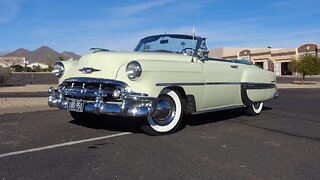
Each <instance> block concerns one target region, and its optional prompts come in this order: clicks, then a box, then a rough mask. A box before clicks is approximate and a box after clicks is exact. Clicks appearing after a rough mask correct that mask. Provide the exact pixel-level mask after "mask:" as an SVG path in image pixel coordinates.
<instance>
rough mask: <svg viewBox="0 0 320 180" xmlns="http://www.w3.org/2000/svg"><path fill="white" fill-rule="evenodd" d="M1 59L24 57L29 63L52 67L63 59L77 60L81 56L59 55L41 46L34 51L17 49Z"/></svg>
mask: <svg viewBox="0 0 320 180" xmlns="http://www.w3.org/2000/svg"><path fill="white" fill-rule="evenodd" d="M2 56H3V57H26V58H27V61H29V63H33V62H40V63H44V64H49V65H52V64H53V63H55V62H56V61H58V60H60V59H63V60H68V59H74V60H79V59H80V57H81V56H79V55H77V54H75V53H74V52H69V51H64V52H62V53H59V52H57V51H55V50H53V49H51V48H50V47H48V46H42V47H40V48H38V49H36V50H34V51H30V50H27V49H23V48H19V49H16V50H15V51H12V52H10V53H7V54H5V55H2Z"/></svg>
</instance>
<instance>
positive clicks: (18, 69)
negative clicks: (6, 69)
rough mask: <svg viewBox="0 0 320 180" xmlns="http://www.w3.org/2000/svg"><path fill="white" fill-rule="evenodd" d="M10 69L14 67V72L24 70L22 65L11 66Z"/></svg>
mask: <svg viewBox="0 0 320 180" xmlns="http://www.w3.org/2000/svg"><path fill="white" fill-rule="evenodd" d="M10 69H12V70H13V71H14V72H22V71H23V67H22V66H20V65H13V66H10Z"/></svg>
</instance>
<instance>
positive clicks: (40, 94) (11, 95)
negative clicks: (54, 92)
mask: <svg viewBox="0 0 320 180" xmlns="http://www.w3.org/2000/svg"><path fill="white" fill-rule="evenodd" d="M20 97H22V98H24V97H30V98H32V97H48V92H0V98H20Z"/></svg>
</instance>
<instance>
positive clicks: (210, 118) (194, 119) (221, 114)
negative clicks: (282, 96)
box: [184, 106, 272, 126]
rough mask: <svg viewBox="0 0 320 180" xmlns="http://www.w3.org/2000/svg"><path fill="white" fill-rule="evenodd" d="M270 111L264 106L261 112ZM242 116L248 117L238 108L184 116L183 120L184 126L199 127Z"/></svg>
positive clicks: (242, 109) (269, 108)
mask: <svg viewBox="0 0 320 180" xmlns="http://www.w3.org/2000/svg"><path fill="white" fill-rule="evenodd" d="M271 109H272V108H271V107H268V106H264V107H263V109H262V111H269V110H271ZM261 113H263V112H261ZM242 116H248V115H246V114H245V109H244V108H238V109H229V110H223V111H215V112H210V113H204V114H197V115H187V116H185V119H184V120H185V123H186V125H189V126H200V125H204V124H210V123H215V122H220V121H227V120H230V119H234V118H238V117H242Z"/></svg>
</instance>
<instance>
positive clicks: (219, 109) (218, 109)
mask: <svg viewBox="0 0 320 180" xmlns="http://www.w3.org/2000/svg"><path fill="white" fill-rule="evenodd" d="M243 107H245V106H243V105H239V106H229V107H223V108H217V109H209V110H204V111H196V112H193V113H191V114H193V115H197V114H203V113H210V112H216V111H223V110H228V109H237V108H243Z"/></svg>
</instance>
